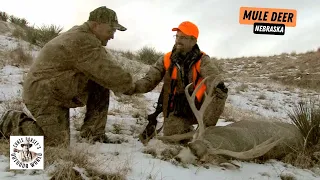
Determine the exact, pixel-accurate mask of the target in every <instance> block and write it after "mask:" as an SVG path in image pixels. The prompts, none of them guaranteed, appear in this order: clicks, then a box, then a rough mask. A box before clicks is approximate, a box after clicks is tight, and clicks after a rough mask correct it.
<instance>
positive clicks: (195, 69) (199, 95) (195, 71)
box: [163, 51, 207, 102]
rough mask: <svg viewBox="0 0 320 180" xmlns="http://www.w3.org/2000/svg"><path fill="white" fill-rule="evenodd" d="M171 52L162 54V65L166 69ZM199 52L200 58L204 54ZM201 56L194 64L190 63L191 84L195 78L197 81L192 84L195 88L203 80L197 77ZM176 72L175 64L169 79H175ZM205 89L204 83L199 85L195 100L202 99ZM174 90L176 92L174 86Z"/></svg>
mask: <svg viewBox="0 0 320 180" xmlns="http://www.w3.org/2000/svg"><path fill="white" fill-rule="evenodd" d="M171 53H172V52H168V53H166V54H165V55H164V61H163V65H164V68H165V70H166V71H167V70H168V69H169V67H170V63H171V59H170V56H171ZM201 53H203V54H202V56H201V58H202V57H203V56H204V55H205V53H204V52H202V51H201ZM201 58H200V60H198V61H197V62H196V63H195V64H193V65H192V81H193V84H195V83H196V79H197V78H198V82H197V84H196V86H194V88H196V87H197V86H198V85H199V84H200V82H201V81H202V80H203V78H202V77H197V75H198V73H199V74H200V64H201ZM177 74H178V69H177V67H176V66H174V67H173V70H172V74H171V79H177ZM206 89H207V87H206V85H205V84H202V86H201V87H200V89H199V91H198V92H197V94H196V98H197V100H198V101H199V102H200V101H201V100H202V97H203V94H204V92H205V91H206ZM175 92H176V88H175V89H174V93H175Z"/></svg>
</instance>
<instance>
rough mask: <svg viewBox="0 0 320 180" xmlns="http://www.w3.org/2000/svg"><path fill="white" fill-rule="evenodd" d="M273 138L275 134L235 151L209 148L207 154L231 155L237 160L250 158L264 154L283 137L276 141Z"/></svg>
mask: <svg viewBox="0 0 320 180" xmlns="http://www.w3.org/2000/svg"><path fill="white" fill-rule="evenodd" d="M275 139H276V137H275V136H274V137H271V138H269V139H268V140H266V141H264V142H262V143H261V144H259V145H257V146H255V147H253V148H252V149H250V150H248V151H241V152H235V151H230V150H225V149H209V150H208V154H212V155H225V156H229V157H233V158H236V159H239V160H250V159H254V158H257V157H260V156H262V155H264V154H266V153H267V152H268V151H270V150H271V149H272V148H274V147H275V146H277V145H278V144H279V142H280V141H282V140H283V138H280V139H278V140H276V141H275Z"/></svg>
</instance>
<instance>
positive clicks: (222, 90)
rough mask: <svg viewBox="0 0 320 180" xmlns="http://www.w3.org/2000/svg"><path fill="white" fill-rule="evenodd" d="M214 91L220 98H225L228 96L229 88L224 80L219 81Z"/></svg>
mask: <svg viewBox="0 0 320 180" xmlns="http://www.w3.org/2000/svg"><path fill="white" fill-rule="evenodd" d="M214 92H215V94H216V96H217V97H218V98H220V99H224V98H226V97H227V96H228V88H227V87H226V86H225V85H224V83H223V82H222V81H220V82H219V83H218V85H217V86H216V87H215V89H214Z"/></svg>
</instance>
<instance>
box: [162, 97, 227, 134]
mask: <svg viewBox="0 0 320 180" xmlns="http://www.w3.org/2000/svg"><path fill="white" fill-rule="evenodd" d="M221 94H222V96H221V95H220V98H213V99H212V101H211V103H210V104H209V106H208V107H207V109H206V111H205V112H204V115H203V116H204V119H203V122H204V124H205V126H206V127H208V126H215V125H216V124H217V122H218V120H219V117H220V116H221V114H222V112H223V110H224V107H225V103H226V99H227V93H223V92H221ZM195 124H198V122H197V120H196V119H185V118H181V117H177V116H174V115H173V114H170V115H169V117H168V118H165V121H164V124H163V135H164V136H171V135H174V134H183V133H187V132H189V131H190V130H192V129H193V127H192V125H195Z"/></svg>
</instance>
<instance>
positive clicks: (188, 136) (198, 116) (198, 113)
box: [157, 76, 216, 142]
mask: <svg viewBox="0 0 320 180" xmlns="http://www.w3.org/2000/svg"><path fill="white" fill-rule="evenodd" d="M211 77H212V76H208V77H206V78H204V79H203V80H202V81H201V82H200V84H199V85H198V86H197V87H196V88H195V90H194V91H193V93H192V95H191V96H190V95H189V92H188V89H189V87H190V86H191V85H192V83H190V84H188V85H187V86H186V87H185V89H184V90H185V94H186V97H187V100H188V103H189V105H190V108H191V110H192V112H193V113H194V115H195V117H196V119H197V121H198V124H199V128H198V130H197V134H196V135H195V136H196V137H194V138H193V139H194V140H196V139H198V138H199V137H200V138H201V137H202V135H203V133H204V130H205V127H204V123H203V114H204V111H205V109H206V108H207V107H208V105H209V104H210V102H211V101H212V99H213V96H212V95H213V90H214V88H213V87H214V84H215V83H216V81H215V80H214V81H212V83H211V86H209V87H210V90H209V93H208V94H207V93H206V92H205V93H204V96H205V97H204V98H205V99H204V102H203V103H202V106H201V108H200V110H198V109H197V108H196V106H195V103H194V101H195V96H196V94H197V92H198V91H199V90H200V87H201V86H202V85H203V83H204V82H205V81H207V79H209V78H210V79H211ZM193 135H194V132H188V133H184V134H176V135H171V136H159V137H157V138H158V139H159V140H166V141H170V142H178V141H181V140H184V139H191V138H192V137H193Z"/></svg>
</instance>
